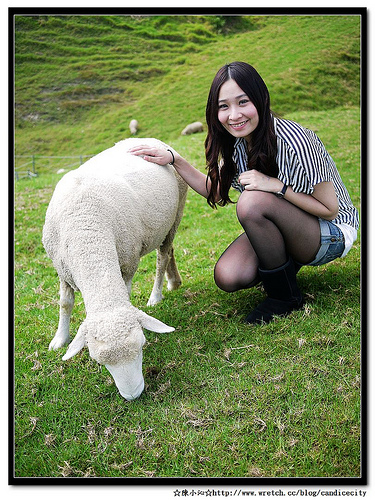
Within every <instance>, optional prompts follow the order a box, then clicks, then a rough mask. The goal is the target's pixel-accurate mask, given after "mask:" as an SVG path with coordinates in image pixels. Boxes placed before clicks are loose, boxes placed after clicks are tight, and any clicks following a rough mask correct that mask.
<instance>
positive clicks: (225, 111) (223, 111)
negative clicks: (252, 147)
mask: <svg viewBox="0 0 375 500" xmlns="http://www.w3.org/2000/svg"><path fill="white" fill-rule="evenodd" d="M218 106H219V111H218V119H219V121H220V123H221V124H222V125H223V127H224V128H225V129H226V130H227V131H228V132H229V133H230V134H231V135H233V136H234V137H237V138H238V137H245V139H246V140H247V141H248V142H250V138H251V134H252V132H254V130H255V129H256V128H257V126H258V124H259V115H258V111H257V109H256V107H255V106H254V104H253V103H252V102H251V101H250V99H249V98H248V96H247V95H246V94H245V93H244V91H243V90H242V89H241V88H240V87H239V86H238V85H237V83H236V82H235V80H233V79H230V80H227V81H226V82H224V83H223V85H222V86H221V88H220V92H219V102H218Z"/></svg>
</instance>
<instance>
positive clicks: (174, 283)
mask: <svg viewBox="0 0 375 500" xmlns="http://www.w3.org/2000/svg"><path fill="white" fill-rule="evenodd" d="M181 285H182V281H181V280H170V281H168V284H167V288H168V290H169V291H170V292H171V291H172V290H177V288H180V286H181Z"/></svg>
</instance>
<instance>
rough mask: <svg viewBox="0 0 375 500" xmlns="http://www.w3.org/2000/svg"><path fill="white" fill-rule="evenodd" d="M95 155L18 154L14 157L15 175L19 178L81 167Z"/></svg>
mask: <svg viewBox="0 0 375 500" xmlns="http://www.w3.org/2000/svg"><path fill="white" fill-rule="evenodd" d="M93 156H94V155H78V156H43V155H16V156H15V157H14V177H15V179H16V180H19V179H23V178H25V177H28V178H32V177H37V176H38V175H40V174H42V173H52V172H55V173H63V172H66V171H68V170H72V169H73V168H77V167H79V166H80V165H82V164H83V163H84V162H85V161H86V160H87V159H89V158H92V157H93Z"/></svg>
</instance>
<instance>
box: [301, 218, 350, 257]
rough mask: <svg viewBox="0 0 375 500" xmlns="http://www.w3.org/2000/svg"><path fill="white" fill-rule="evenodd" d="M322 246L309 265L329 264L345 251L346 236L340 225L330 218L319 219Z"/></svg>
mask: <svg viewBox="0 0 375 500" xmlns="http://www.w3.org/2000/svg"><path fill="white" fill-rule="evenodd" d="M319 224H320V248H319V250H318V253H317V254H316V256H315V259H314V260H313V261H312V262H310V263H309V264H305V265H307V266H321V265H322V264H327V263H328V262H331V261H332V260H334V259H337V258H338V257H341V255H342V254H343V253H344V250H345V238H344V235H343V233H342V231H341V229H340V228H339V227H337V226H336V225H335V224H333V223H332V222H331V221H329V220H324V219H319Z"/></svg>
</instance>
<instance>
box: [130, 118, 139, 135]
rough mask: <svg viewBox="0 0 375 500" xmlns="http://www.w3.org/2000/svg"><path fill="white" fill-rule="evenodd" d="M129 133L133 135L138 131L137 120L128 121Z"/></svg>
mask: <svg viewBox="0 0 375 500" xmlns="http://www.w3.org/2000/svg"><path fill="white" fill-rule="evenodd" d="M129 129H130V133H131V134H133V135H135V134H136V133H137V132H138V122H137V120H131V121H130V123H129Z"/></svg>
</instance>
